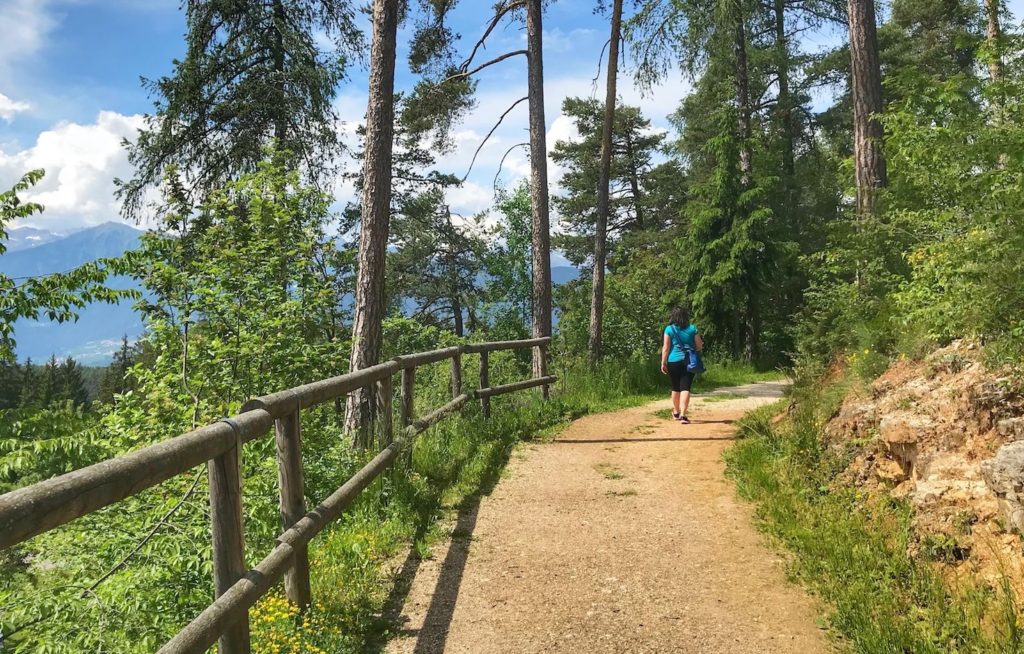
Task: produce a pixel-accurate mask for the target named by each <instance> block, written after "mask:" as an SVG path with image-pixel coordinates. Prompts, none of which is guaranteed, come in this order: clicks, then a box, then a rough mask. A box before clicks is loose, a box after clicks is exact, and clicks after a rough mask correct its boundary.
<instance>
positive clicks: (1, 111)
mask: <svg viewBox="0 0 1024 654" xmlns="http://www.w3.org/2000/svg"><path fill="white" fill-rule="evenodd" d="M28 110H29V105H28V103H27V102H19V101H17V100H14V99H12V98H9V97H7V96H6V95H4V94H3V93H0V119H3V120H4V121H5V122H8V123H9V122H11V121H12V120H14V116H15V114H20V113H21V112H23V111H28Z"/></svg>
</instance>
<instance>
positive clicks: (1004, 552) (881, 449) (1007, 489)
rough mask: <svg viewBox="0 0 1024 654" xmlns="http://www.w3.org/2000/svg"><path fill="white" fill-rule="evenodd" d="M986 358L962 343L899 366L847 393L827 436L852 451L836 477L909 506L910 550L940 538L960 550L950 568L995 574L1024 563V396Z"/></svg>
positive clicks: (835, 444)
mask: <svg viewBox="0 0 1024 654" xmlns="http://www.w3.org/2000/svg"><path fill="white" fill-rule="evenodd" d="M980 355H981V350H980V349H979V348H977V347H974V346H971V345H967V344H961V343H956V344H954V345H952V346H950V347H948V348H944V349H942V350H939V351H937V352H935V353H934V354H933V355H932V356H930V357H928V358H927V359H926V360H924V361H909V360H903V361H899V362H896V363H895V364H893V366H892V367H890V368H889V370H887V371H886V372H885V373H884V374H883V375H882V376H881V377H879V378H878V379H877V380H875V382H874V383H872V384H871V386H870V387H869V388H866V389H862V390H861V391H860V392H853V393H851V394H850V395H849V396H848V397H847V399H846V401H845V402H844V403H843V405H842V406H841V407H840V409H839V410H838V411H837V412H836V414H835V415H834V416H833V417H832V418H831V420H830V421H829V422H828V424H827V425H826V427H825V438H826V440H827V442H828V443H830V444H831V445H832V446H833V447H836V448H839V449H841V450H842V451H843V452H844V453H851V452H852V454H853V458H852V463H851V464H850V466H849V467H848V468H847V470H846V472H845V473H844V474H843V475H841V476H840V478H839V479H838V480H837V482H836V483H846V484H853V485H856V486H858V487H859V488H862V489H864V490H866V491H867V492H868V493H869V494H876V493H887V494H890V495H892V496H895V497H898V498H902V499H905V500H906V501H907V502H909V504H910V506H911V507H912V508H913V511H914V531H915V535H916V539H915V541H914V542H913V543H912V544H911V547H912V548H917V549H918V550H924V551H929V550H933V549H934V547H929V546H928V543H935V542H940V543H943V544H944V546H948V549H949V551H952V552H955V556H949V557H948V558H946V559H944V560H942V563H943V564H948V565H951V566H953V567H956V568H960V567H963V566H965V565H966V566H968V568H970V570H972V571H973V572H974V573H978V574H981V575H983V576H984V575H990V576H991V577H992V578H993V579H995V578H998V577H999V575H1001V574H1003V572H1002V570H1004V569H1005V564H1006V562H1007V561H1008V560H1011V559H1013V560H1017V559H1020V560H1021V561H1022V562H1024V559H1022V557H1021V539H1020V535H1021V534H1024V399H1022V398H1021V397H1020V394H1019V393H1018V392H1017V391H1015V390H1014V387H1013V385H1012V384H1010V383H1009V382H1008V380H1007V379H1005V378H1001V377H999V376H997V375H993V374H992V373H991V372H989V371H988V370H986V368H985V366H984V365H983V363H982V362H981V356H980ZM1019 581H1020V583H1021V586H1020V587H1021V589H1022V590H1024V577H1022V578H1021V579H1020V580H1019Z"/></svg>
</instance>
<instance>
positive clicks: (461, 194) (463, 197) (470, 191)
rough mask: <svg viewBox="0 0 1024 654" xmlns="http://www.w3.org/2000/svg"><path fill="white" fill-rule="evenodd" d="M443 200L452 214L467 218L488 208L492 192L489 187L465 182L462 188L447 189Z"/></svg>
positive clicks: (492, 197)
mask: <svg viewBox="0 0 1024 654" xmlns="http://www.w3.org/2000/svg"><path fill="white" fill-rule="evenodd" d="M445 200H446V201H447V202H448V205H449V206H450V207H451V209H452V211H453V212H455V213H457V214H460V215H462V216H463V217H465V218H469V217H470V216H473V215H475V214H478V213H480V212H481V211H484V210H486V209H488V208H490V206H491V203H492V202H493V201H494V191H493V190H492V189H491V188H490V187H489V186H487V187H484V186H481V185H480V184H477V183H476V182H469V181H467V182H465V183H464V184H463V185H462V186H458V187H455V188H450V189H447V190H446V191H445Z"/></svg>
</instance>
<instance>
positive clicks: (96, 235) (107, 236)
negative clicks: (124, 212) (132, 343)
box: [0, 222, 142, 365]
mask: <svg viewBox="0 0 1024 654" xmlns="http://www.w3.org/2000/svg"><path fill="white" fill-rule="evenodd" d="M22 229H30V228H22ZM141 235H142V232H141V231H139V230H137V229H135V228H133V227H129V226H128V225H125V224H122V223H113V222H109V223H104V224H102V225H97V226H96V227H90V228H88V229H83V230H81V231H79V232H75V233H73V234H70V235H68V236H64V237H58V238H57V239H55V240H51V241H48V242H44V243H42V244H41V245H36V246H34V247H28V248H22V249H17V250H14V249H12V250H9V251H8V252H7V253H6V254H4V255H3V256H0V272H2V273H4V274H5V275H9V276H11V277H15V278H25V277H37V276H40V275H49V274H52V273H55V272H63V271H65V270H70V269H72V268H75V267H77V266H80V265H82V264H84V263H87V262H89V261H94V260H96V259H100V258H103V257H116V256H119V255H121V254H123V253H124V252H126V251H127V250H131V249H134V248H136V247H138V244H139V237H140V236H141ZM108 285H109V286H111V287H114V288H131V287H133V286H134V282H133V280H131V279H128V278H124V277H115V278H112V279H111V280H110V281H109V282H108ZM131 304H132V303H131V302H130V301H129V302H122V303H121V304H118V305H107V304H91V305H89V306H87V307H86V308H85V309H83V310H82V311H81V312H79V319H78V321H77V322H69V323H64V324H59V323H54V322H50V321H46V320H43V321H39V322H36V321H28V320H19V321H18V322H17V323H15V326H14V338H15V339H16V340H17V342H18V348H17V354H18V358H19V359H21V360H24V359H26V358H29V357H31V358H32V359H33V360H36V361H42V360H45V359H48V358H50V356H51V355H53V354H56V355H57V356H58V357H67V356H71V357H74V358H75V359H76V360H78V361H79V362H80V363H82V364H86V365H103V364H105V363H108V362H109V361H110V358H111V356H112V354H113V352H114V351H115V350H117V348H118V347H119V346H120V342H121V336H122V335H125V334H127V335H128V338H130V339H135V338H138V337H139V335H141V334H142V319H141V318H140V317H139V315H138V314H136V313H135V312H134V311H133V310H132V307H131Z"/></svg>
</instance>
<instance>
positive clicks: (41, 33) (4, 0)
mask: <svg viewBox="0 0 1024 654" xmlns="http://www.w3.org/2000/svg"><path fill="white" fill-rule="evenodd" d="M49 7H50V2H49V1H48V0H0V16H3V38H0V78H4V77H7V74H8V72H9V71H10V69H11V67H12V66H13V65H14V63H15V62H16V61H19V60H24V59H27V58H29V57H31V56H32V55H34V54H35V53H36V52H38V51H39V50H40V49H41V48H42V47H43V43H44V41H45V39H46V36H47V35H48V34H49V32H50V31H51V30H52V29H53V28H54V27H55V26H56V21H55V20H54V18H53V16H52V15H51V14H50V12H49Z"/></svg>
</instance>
